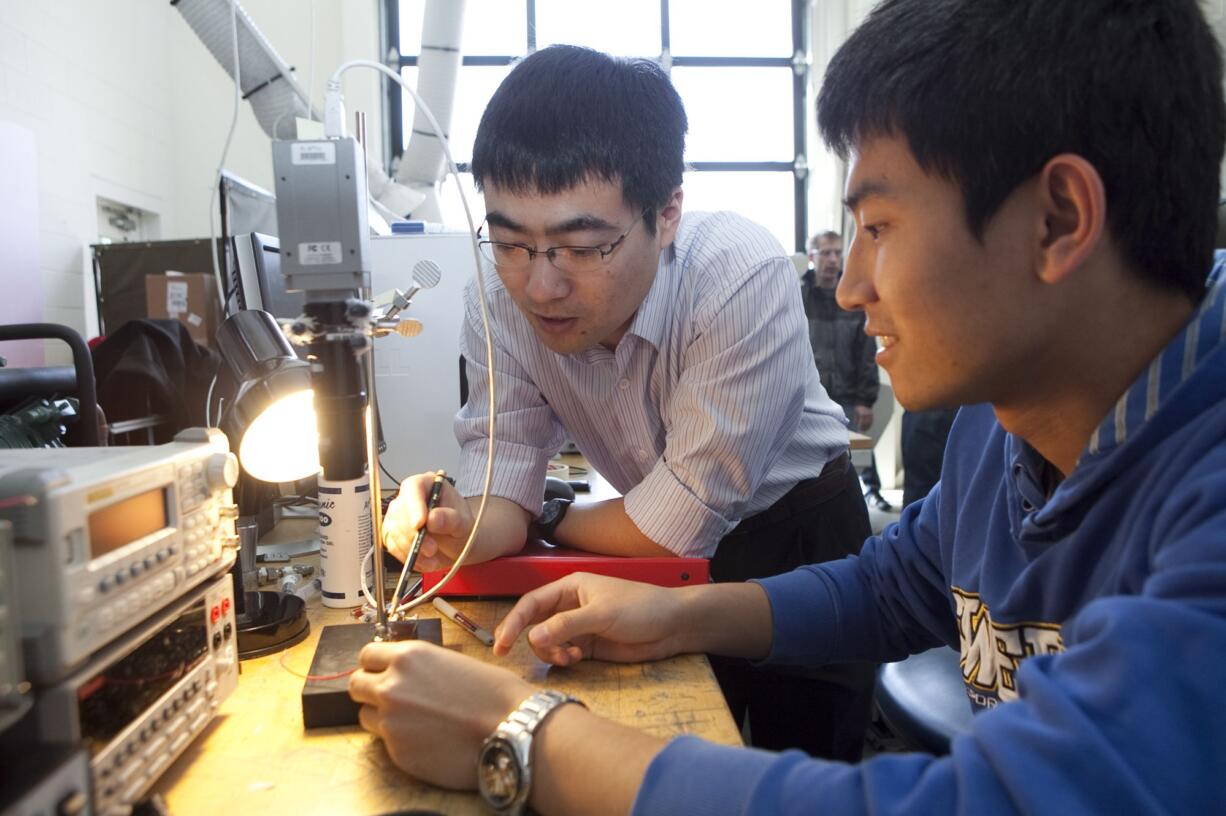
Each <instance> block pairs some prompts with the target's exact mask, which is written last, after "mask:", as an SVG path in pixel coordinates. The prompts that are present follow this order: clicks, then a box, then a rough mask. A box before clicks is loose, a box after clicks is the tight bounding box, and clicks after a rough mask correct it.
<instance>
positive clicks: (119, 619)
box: [96, 570, 183, 632]
mask: <svg viewBox="0 0 1226 816" xmlns="http://www.w3.org/2000/svg"><path fill="white" fill-rule="evenodd" d="M182 577H183V576H182V572H181V570H170V571H168V572H164V573H162V574H161V575H159V576H158V577H157V578H154V579H153V580H152V581H150V582H148V583H147V584H146V585H145V586H142V587H141V588H140V589H138V590H135V591H133V592H129V593H127V594H125V595H122V596H120V597H119V598H117V599H116V600H115V601H114V602H112V603H110V604H107V605H106V606H104V607H102V608H101V609H99V610H98V612H97V615H96V617H97V620H98V625H99V626H100V627H101V630H102V631H104V632H105V631H106V630H108V629H110V628H111V627H112V626H115V625H116V624H126V623H130V622H131V620H132V619H134V618H138V617H141V616H142V613H147V612H148V610H149V609H150V608H156V607H158V606H161V601H163V600H164V599H165V598H166V597H167V595H168V593H170V591H171V590H173V589H174V588H175V584H177V583H178V582H179V581H180V580H182Z"/></svg>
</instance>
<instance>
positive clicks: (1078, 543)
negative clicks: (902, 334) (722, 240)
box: [634, 253, 1226, 816]
mask: <svg viewBox="0 0 1226 816" xmlns="http://www.w3.org/2000/svg"><path fill="white" fill-rule="evenodd" d="M1224 263H1226V255H1223V254H1222V253H1219V256H1218V259H1217V263H1216V264H1215V265H1214V270H1213V273H1212V274H1211V276H1210V289H1209V293H1208V295H1207V296H1206V298H1205V300H1204V301H1203V303H1202V305H1201V307H1200V308H1199V310H1198V311H1197V312H1196V313H1195V315H1194V317H1193V319H1192V320H1191V321H1190V322H1189V323H1188V324H1187V326H1186V327H1185V328H1184V330H1183V331H1182V332H1181V333H1180V334H1179V335H1178V336H1176V337H1175V338H1174V339H1173V340H1172V341H1171V342H1170V343H1169V344H1168V345H1167V347H1166V348H1165V349H1164V350H1163V351H1162V352H1161V354H1159V355H1158V356H1157V357H1156V358H1155V359H1154V360H1153V362H1152V363H1151V364H1150V366H1149V367H1148V369H1147V370H1146V371H1145V372H1144V374H1142V376H1140V377H1139V378H1138V379H1137V381H1136V382H1135V383H1134V384H1133V385H1132V386H1131V387H1130V388H1129V389H1128V391H1127V392H1126V393H1125V394H1124V395H1123V396H1122V397H1121V398H1120V400H1119V402H1118V403H1117V404H1116V406H1115V408H1114V410H1113V411H1112V412H1111V413H1110V414H1109V415H1108V416H1107V417H1106V418H1105V419H1104V420H1103V422H1102V424H1101V425H1100V426H1099V427H1098V429H1097V430H1096V431H1095V433H1094V435H1093V437H1092V438H1091V440H1090V444H1089V445H1088V446H1087V448H1086V450H1085V451H1084V452H1083V454H1082V456H1081V458H1080V459H1079V461H1078V463H1077V466H1076V468H1075V469H1074V470H1073V472H1072V473H1071V474H1070V475H1069V476H1068V478H1067V479H1065V480H1064V481H1063V482H1061V483H1060V484H1059V486H1058V487H1057V488H1056V489H1055V490H1054V491H1053V492H1052V493H1051V495H1050V496H1048V495H1047V490H1046V489H1045V487H1044V485H1045V484H1047V483H1049V481H1048V480H1045V478H1044V470H1045V469H1046V468H1047V467H1049V466H1048V465H1047V463H1046V462H1045V461H1044V460H1043V458H1042V457H1041V456H1040V455H1039V454H1038V453H1037V452H1036V451H1035V450H1034V449H1033V448H1031V447H1030V446H1029V445H1027V444H1026V442H1024V441H1023V440H1022V439H1020V438H1019V437H1016V436H1013V435H1012V434H1009V433H1006V432H1005V431H1004V429H1002V428H1001V427H1000V425H999V424H998V423H997V422H996V419H995V416H994V415H993V413H992V410H991V408H990V407H989V406H986V405H983V406H975V407H970V408H966V409H963V410H962V411H961V412H960V414H959V416H958V419H957V421H956V422H955V424H954V428H953V431H952V433H951V435H950V438H949V443H948V446H947V448H946V452H945V461H944V465H943V471H942V481H941V483H940V484H939V485H938V486H937V487H936V488H935V489H934V490H933V492H932V494H931V495H930V496H929V497H928V498H927V499H926V500H924V501H923V502H917V503H916V504H913V505H911V506H910V507H908V508H907V509H906V511H905V512H904V513H903V515H902V517H901V519H900V520H899V522H898V523H897V524H895V525H892V526H890V527H889V528H888V529H887V530H886V531H885V532H884V533H883V534H882V535H881V536H880V537H874V538H871V539H869V540H868V541H867V542H866V543H865V545H864V548H863V551H862V552H861V554H860V555H859V557H851V558H847V559H844V560H842V561H838V562H830V563H827V564H822V565H816V566H810V567H803V568H801V569H797V570H795V571H793V572H791V573H787V574H785V575H780V576H777V577H774V578H769V579H766V580H763V581H762V582H761V584H762V586H763V588H764V589H765V590H766V592H767V595H768V596H769V598H770V603H771V609H772V613H773V617H774V639H773V642H772V647H771V654H770V656H769V657H768V658H767V662H768V663H781V664H797V663H803V664H821V663H826V662H838V661H849V660H870V661H891V660H899V659H901V658H903V657H906V656H907V655H910V654H914V653H916V652H920V651H923V650H925V649H928V648H930V647H933V646H937V645H941V644H947V645H949V646H951V647H953V648H955V649H958V650H960V652H961V655H962V673H963V678H964V681H965V684H966V690H967V696H968V698H969V702H968V704H969V705H971V706H973V707H974V708H975V709H977V715H976V716H975V717H974V719H973V721H972V726H971V728H970V730H969V731H968V732H966V733H964V734H961V735H959V736H957V737H955V738H954V740H953V743H952V745H951V750H950V755H949V756H947V757H942V758H936V757H932V756H929V755H926V754H890V755H882V756H878V757H875V758H873V759H871V760H868V761H866V762H862V763H860V764H858V765H847V764H842V763H836V762H827V761H822V760H815V759H811V758H809V757H807V756H806V755H804V754H802V753H800V752H797V751H789V752H786V753H783V754H772V753H767V752H764V751H756V750H750V749H745V748H731V747H727V746H717V745H712V744H710V743H706V742H703V741H702V740H699V739H697V738H694V737H679V738H677V739H675V740H673V741H672V742H670V743H669V745H668V746H667V747H666V748H665V749H664V750H663V751H662V752H661V753H660V754H659V755H658V756H657V757H656V758H655V760H654V761H653V762H652V763H651V765H650V766H649V767H648V770H647V774H646V777H645V779H644V782H643V785H642V787H641V788H640V790H639V794H638V798H637V800H636V802H635V809H634V812H635V813H638V814H670V816H675V815H676V814H683V813H695V814H711V813H754V814H765V813H781V814H792V813H796V814H800V813H806V814H810V813H820V814H870V813H871V814H878V815H879V814H934V813H993V814H996V813H1034V814H1057V813H1058V814H1073V813H1103V814H1128V813H1226V320H1224V319H1223V318H1224V312H1226V285H1224V276H1223V272H1222V270H1223V265H1224Z"/></svg>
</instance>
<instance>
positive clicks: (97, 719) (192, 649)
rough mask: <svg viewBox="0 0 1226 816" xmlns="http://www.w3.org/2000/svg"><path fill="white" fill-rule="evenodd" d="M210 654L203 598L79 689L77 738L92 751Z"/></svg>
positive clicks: (145, 709) (95, 750)
mask: <svg viewBox="0 0 1226 816" xmlns="http://www.w3.org/2000/svg"><path fill="white" fill-rule="evenodd" d="M208 653H209V643H208V622H207V615H206V610H205V602H204V599H203V598H202V599H200V600H199V601H197V602H196V603H194V604H192V605H191V606H190V607H188V608H187V609H185V610H184V611H183V613H182V614H181V615H179V616H178V617H177V618H175V619H174V620H172V621H170V623H168V624H166V625H165V626H164V627H162V628H161V629H159V630H158V631H157V632H155V633H154V634H153V635H152V636H151V637H150V638H149V639H148V640H146V641H145V642H144V643H142V644H141V645H140V646H138V647H136V649H135V650H133V651H132V652H129V653H128V655H127V656H126V657H124V658H123V659H121V660H119V661H118V662H116V663H113V664H111V665H110V666H109V667H107V668H106V669H104V670H103V671H101V672H99V673H98V674H96V675H94V676H93V677H91V678H90V679H89V680H87V681H86V682H85V683H83V684H82V685H81V686H80V687H79V688H78V689H77V708H78V712H79V714H80V722H81V737H82V739H83V740H84V741H85V743H86V745H87V746H88V747H89V751H90V756H96V755H97V754H98V752H99V751H101V750H102V749H103V748H105V747H106V746H107V745H109V744H110V743H111V741H112V740H113V739H115V737H116V736H118V735H119V734H120V732H122V731H123V730H124V729H125V728H127V727H128V724H129V723H131V722H132V721H133V720H136V719H138V718H139V717H140V716H141V715H143V714H144V713H145V712H146V711H148V710H149V708H150V707H151V706H153V704H154V703H155V702H157V700H158V698H159V697H161V696H162V695H163V694H165V693H166V691H167V690H168V689H170V688H171V687H172V686H174V684H175V683H177V682H179V680H181V679H182V678H183V677H184V676H185V675H187V673H188V672H190V671H191V670H192V669H194V668H195V667H196V666H198V665H200V662H201V661H202V660H204V659H205V658H206V657H207V656H208Z"/></svg>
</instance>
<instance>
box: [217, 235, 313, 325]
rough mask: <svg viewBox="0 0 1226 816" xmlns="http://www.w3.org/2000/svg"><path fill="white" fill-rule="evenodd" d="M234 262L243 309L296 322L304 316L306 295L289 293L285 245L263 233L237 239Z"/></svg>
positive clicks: (239, 299)
mask: <svg viewBox="0 0 1226 816" xmlns="http://www.w3.org/2000/svg"><path fill="white" fill-rule="evenodd" d="M234 260H235V266H236V269H237V272H238V292H237V297H238V305H239V308H243V309H262V310H264V311H266V312H268V313H269V314H271V315H272V316H273V317H275V318H277V319H279V320H293V319H294V318H296V317H298V316H299V315H301V314H302V305H303V302H304V301H303V294H302V292H287V291H285V278H284V277H282V276H281V245H280V243H279V242H278V241H277V239H276V238H275V237H274V236H271V235H264V234H263V233H259V232H249V233H246V234H244V235H236V236H235V237H234Z"/></svg>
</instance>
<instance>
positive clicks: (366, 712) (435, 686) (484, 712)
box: [349, 640, 536, 790]
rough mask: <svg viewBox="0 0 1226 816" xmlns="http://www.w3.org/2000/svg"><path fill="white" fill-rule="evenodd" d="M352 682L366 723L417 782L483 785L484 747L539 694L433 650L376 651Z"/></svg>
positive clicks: (500, 672)
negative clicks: (479, 770)
mask: <svg viewBox="0 0 1226 816" xmlns="http://www.w3.org/2000/svg"><path fill="white" fill-rule="evenodd" d="M358 664H359V669H358V670H357V671H355V672H354V673H353V674H352V675H350V677H349V696H350V697H352V698H353V699H354V700H355V701H356V702H358V703H361V704H362V708H361V710H360V711H359V714H358V720H359V722H360V723H361V724H362V727H363V728H365V729H366V730H367V731H369V732H370V733H372V734H374V735H375V736H377V737H380V738H381V739H382V740H383V742H384V744H385V745H386V746H387V753H388V755H389V756H390V757H391V758H392V761H393V762H395V763H396V765H397V766H398V767H400V768H401V769H402V770H404V771H405V772H406V773H408V774H409V775H410V776H412V777H414V778H416V779H420V780H423V781H425V782H430V783H432V784H435V785H441V786H442V787H445V788H452V789H454V790H469V789H472V788H475V787H476V785H477V770H476V762H477V754H478V753H479V752H480V750H481V743H482V741H484V740H485V738H486V737H487V736H489V735H490V734H491V733H492V732H493V730H494V729H495V728H497V727H498V724H499V723H500V722H502V720H503V719H504V718H505V717H506V716H507V715H508V714H509V713H511V711H513V710H514V709H515V707H516V706H518V705H519V704H520V703H521V702H523V700H525V699H526V698H527V697H528V696H529V695H531V694H532V693H533V692H534V691H536V688H535V687H534V686H533V685H532V684H530V683H528V682H527V681H525V680H523V679H522V678H520V677H518V676H516V675H514V674H512V673H511V672H509V671H507V670H506V669H503V668H499V667H497V666H491V665H489V664H486V663H482V662H480V661H478V660H474V659H473V658H471V657H465V656H464V655H460V654H457V653H455V652H452V651H450V650H448V649H444V648H440V647H438V646H435V645H433V644H430V643H423V642H422V641H417V640H409V641H402V642H399V643H369V644H367V645H366V646H365V647H363V649H362V652H361V654H360V655H359V656H358Z"/></svg>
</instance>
